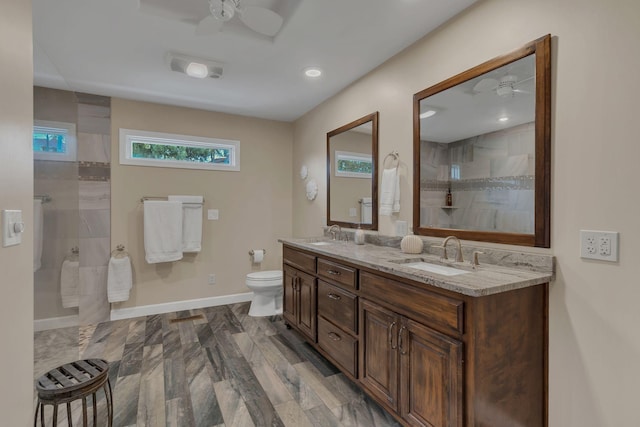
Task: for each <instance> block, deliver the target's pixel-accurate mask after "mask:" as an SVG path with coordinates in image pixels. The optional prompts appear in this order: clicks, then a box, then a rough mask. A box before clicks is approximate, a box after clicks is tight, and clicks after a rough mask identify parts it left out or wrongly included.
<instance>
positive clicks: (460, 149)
mask: <svg viewBox="0 0 640 427" xmlns="http://www.w3.org/2000/svg"><path fill="white" fill-rule="evenodd" d="M413 162H414V163H413V167H414V169H413V170H414V179H413V188H414V198H413V200H414V203H413V229H414V232H415V233H416V234H421V235H426V236H436V237H446V236H456V237H458V238H460V239H466V240H476V241H485V242H495V243H506V244H513V245H523V246H537V247H544V248H548V247H550V189H551V36H550V35H547V36H544V37H542V38H540V39H537V40H534V41H532V42H530V43H528V44H527V45H525V46H523V47H522V48H520V49H518V50H516V51H514V52H511V53H509V54H507V55H503V56H500V57H497V58H494V59H492V60H490V61H487V62H485V63H483V64H480V65H478V66H476V67H474V68H471V69H470V70H467V71H465V72H463V73H460V74H458V75H456V76H454V77H451V78H449V79H447V80H445V81H443V82H441V83H438V84H436V85H434V86H432V87H429V88H427V89H424V90H422V91H420V92H418V93H416V94H415V95H414V96H413Z"/></svg>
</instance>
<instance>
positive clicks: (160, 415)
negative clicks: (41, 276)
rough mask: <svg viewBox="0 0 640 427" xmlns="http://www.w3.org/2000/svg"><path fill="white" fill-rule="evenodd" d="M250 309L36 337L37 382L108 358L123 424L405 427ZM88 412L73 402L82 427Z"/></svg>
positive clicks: (212, 310)
mask: <svg viewBox="0 0 640 427" xmlns="http://www.w3.org/2000/svg"><path fill="white" fill-rule="evenodd" d="M248 311H249V303H241V304H234V305H227V306H219V307H209V308H204V309H198V310H189V311H181V312H176V313H166V314H160V315H153V316H147V317H139V318H134V319H126V320H117V321H112V322H104V323H100V324H98V325H93V326H87V327H80V328H78V327H74V328H63V329H54V330H50V331H42V332H36V334H35V361H34V372H35V378H37V377H39V376H40V375H42V374H44V373H45V372H47V371H48V370H50V369H52V368H55V367H56V366H59V365H61V364H63V363H67V362H70V361H74V360H77V359H88V358H103V359H106V360H108V361H109V362H110V371H109V373H110V381H111V386H112V388H113V400H114V423H113V425H114V426H115V427H127V426H149V427H158V426H185V427H186V426H189V427H190V426H198V427H199V426H207V427H208V426H237V427H250V426H291V427H303V426H366V427H378V426H380V427H382V426H398V424H397V423H396V422H395V421H394V420H393V418H392V417H391V416H390V415H389V414H387V413H386V412H385V411H384V410H382V409H381V408H380V407H379V406H378V405H377V404H376V403H375V402H373V401H372V400H371V399H369V398H368V397H367V396H365V395H364V394H363V392H362V391H361V390H360V388H358V387H357V386H356V385H354V384H353V383H352V382H351V381H349V380H348V379H347V378H345V377H344V375H342V374H341V373H339V371H338V370H337V369H336V368H335V367H334V366H333V365H332V364H331V363H329V362H328V361H327V360H326V359H324V358H323V357H322V356H321V355H320V354H318V353H317V352H316V351H315V350H314V349H313V348H312V347H311V346H309V345H308V344H306V343H305V342H304V341H303V340H302V338H301V337H300V336H299V335H298V334H297V333H296V332H294V331H291V330H288V329H286V327H285V326H284V324H283V322H282V320H281V319H279V318H278V317H276V318H254V317H249V316H248V315H247V312H248ZM99 399H100V400H99V403H98V413H99V414H100V415H101V416H103V415H104V414H106V409H105V408H104V404H105V403H104V397H103V395H102V394H101V393H100V394H99ZM34 403H35V402H34ZM34 407H35V406H34ZM50 412H51V410H50V409H48V412H47V415H48V417H50ZM65 412H66V411H64V410H61V411H60V416H61V419H60V422H59V424H58V425H65V426H66V425H67V421H66V414H65ZM81 412H82V411H81V410H80V405H79V404H78V405H74V407H73V412H72V418H74V420H73V421H74V423H73V424H74V425H78V424H77V423H78V422H79V421H80V417H81ZM49 422H50V421H49ZM103 422H104V420H103ZM102 425H104V423H103V424H102Z"/></svg>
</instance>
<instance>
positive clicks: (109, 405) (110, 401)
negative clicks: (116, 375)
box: [104, 378, 113, 427]
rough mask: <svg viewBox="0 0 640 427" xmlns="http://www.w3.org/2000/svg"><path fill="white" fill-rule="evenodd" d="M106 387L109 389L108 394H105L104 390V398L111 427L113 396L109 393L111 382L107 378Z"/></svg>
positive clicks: (111, 426) (110, 426)
mask: <svg viewBox="0 0 640 427" xmlns="http://www.w3.org/2000/svg"><path fill="white" fill-rule="evenodd" d="M106 387H107V388H108V389H109V394H107V390H106V388H105V390H104V396H105V397H106V398H107V414H108V417H109V427H113V394H112V393H111V381H109V379H108V378H107V384H106Z"/></svg>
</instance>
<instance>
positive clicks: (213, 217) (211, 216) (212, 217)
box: [207, 209, 219, 220]
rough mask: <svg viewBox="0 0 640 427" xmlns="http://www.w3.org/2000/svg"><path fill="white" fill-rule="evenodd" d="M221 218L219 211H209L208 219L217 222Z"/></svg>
mask: <svg viewBox="0 0 640 427" xmlns="http://www.w3.org/2000/svg"><path fill="white" fill-rule="evenodd" d="M218 218H219V212H218V209H209V210H207V219H208V220H217V219H218Z"/></svg>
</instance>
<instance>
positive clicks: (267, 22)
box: [240, 6, 283, 37]
mask: <svg viewBox="0 0 640 427" xmlns="http://www.w3.org/2000/svg"><path fill="white" fill-rule="evenodd" d="M240 20H241V21H242V22H244V24H245V25H246V26H247V27H249V28H251V29H252V30H253V31H255V32H256V33H260V34H264V35H266V36H270V37H273V36H275V35H276V34H278V31H280V28H281V27H282V22H283V19H282V16H280V15H278V14H277V13H275V12H274V11H272V10H269V9H266V8H264V7H258V6H247V7H245V8H244V9H242V13H241V15H240Z"/></svg>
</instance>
